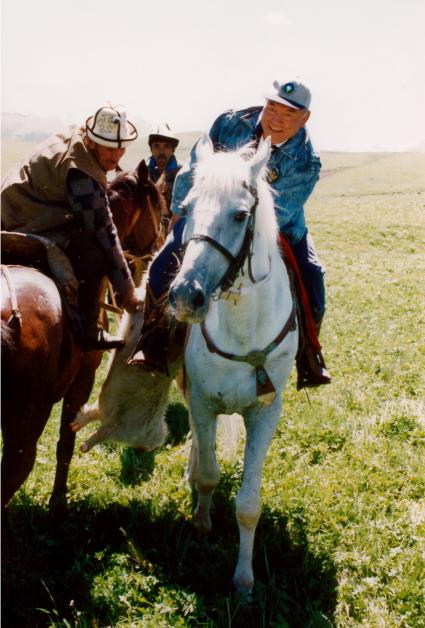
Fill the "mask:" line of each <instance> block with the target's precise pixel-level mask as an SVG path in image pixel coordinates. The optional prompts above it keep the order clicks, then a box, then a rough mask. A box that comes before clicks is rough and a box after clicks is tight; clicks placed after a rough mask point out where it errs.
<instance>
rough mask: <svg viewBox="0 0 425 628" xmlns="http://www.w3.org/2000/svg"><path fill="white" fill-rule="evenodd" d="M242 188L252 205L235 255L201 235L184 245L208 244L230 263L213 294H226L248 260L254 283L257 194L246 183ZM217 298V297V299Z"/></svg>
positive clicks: (249, 271)
mask: <svg viewBox="0 0 425 628" xmlns="http://www.w3.org/2000/svg"><path fill="white" fill-rule="evenodd" d="M242 185H243V187H244V188H246V189H247V190H248V191H249V192H250V193H251V194H252V196H253V197H254V203H253V205H252V207H251V209H250V212H249V217H248V222H247V226H246V230H245V236H244V239H243V242H242V245H241V248H240V249H239V252H238V253H237V255H236V256H235V255H233V253H231V252H230V251H229V250H228V249H226V247H224V246H223V245H222V244H220V242H218V241H217V240H214V238H211V237H210V236H208V235H204V234H203V233H194V234H193V235H192V236H191V237H190V238H189V239H188V240H187V242H186V243H185V245H184V249H185V248H186V247H187V245H188V244H189V242H190V241H191V240H201V241H203V242H208V244H211V246H212V247H214V248H215V249H216V250H217V251H220V253H221V254H222V255H223V256H224V257H225V258H226V259H227V260H228V261H229V262H230V265H229V267H228V269H227V270H226V272H225V273H224V275H223V277H222V278H221V279H220V281H219V282H218V284H217V287H216V288H215V290H214V292H215V293H217V291H219V292H226V291H227V290H228V289H229V288H230V287H231V286H232V285H233V283H234V281H235V279H236V277H237V276H238V274H239V273H240V271H241V270H242V267H243V265H244V264H245V260H246V259H247V258H248V275H249V278H250V279H251V281H252V283H255V279H254V276H253V274H252V243H253V240H254V230H255V218H256V211H257V207H258V194H257V190H256V188H254V187H253V186H251V185H247V184H246V183H243V184H242ZM217 298H218V297H217Z"/></svg>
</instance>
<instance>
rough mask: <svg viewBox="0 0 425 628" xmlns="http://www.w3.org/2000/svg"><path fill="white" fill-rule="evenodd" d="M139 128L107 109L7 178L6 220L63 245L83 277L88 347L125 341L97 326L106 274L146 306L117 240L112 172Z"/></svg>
mask: <svg viewBox="0 0 425 628" xmlns="http://www.w3.org/2000/svg"><path fill="white" fill-rule="evenodd" d="M136 138H137V130H136V128H135V127H134V125H133V124H131V122H128V121H127V114H126V112H125V111H124V110H123V109H122V108H119V107H113V106H110V105H108V106H106V107H101V108H100V109H98V110H97V111H96V113H95V114H94V115H93V116H91V117H90V118H88V119H87V121H86V124H85V128H80V127H79V126H72V127H70V128H69V129H68V130H66V131H64V132H63V133H57V134H56V135H54V136H52V137H51V138H49V139H48V140H46V142H45V143H44V144H42V145H41V146H39V147H37V149H36V150H35V152H34V153H33V154H32V155H30V156H29V157H28V158H27V159H26V160H25V161H24V163H22V164H20V165H19V166H17V167H16V168H15V169H14V170H13V171H12V172H11V173H10V174H9V175H8V176H7V177H6V179H5V180H4V182H3V183H2V191H1V201H2V224H3V225H4V228H5V229H6V230H7V231H14V232H19V233H24V234H37V235H41V236H44V237H45V238H48V239H49V240H52V241H53V242H55V243H56V244H57V245H58V246H59V247H60V248H62V249H63V250H64V251H65V253H66V255H67V256H68V257H69V259H70V260H71V263H72V266H73V269H74V272H75V275H76V277H77V279H78V281H79V288H78V302H79V313H80V315H81V327H82V347H83V349H84V350H86V351H90V350H93V349H112V348H114V347H118V346H121V345H123V344H124V340H122V339H121V338H117V337H114V336H110V335H109V334H107V333H106V331H105V330H104V329H102V328H101V327H100V326H98V322H97V321H98V314H99V296H100V291H101V281H102V278H103V277H104V276H105V275H107V276H108V278H109V279H110V281H111V284H112V286H113V288H114V291H115V294H116V298H117V301H118V303H119V304H120V305H122V306H123V307H124V309H126V310H127V311H128V312H135V311H137V309H138V308H139V307H140V306H141V304H140V302H139V301H138V298H137V295H136V293H135V288H134V283H133V280H132V278H131V273H130V271H129V268H128V266H127V262H126V260H125V257H124V253H123V251H122V248H121V244H120V242H119V239H118V235H117V230H116V228H115V225H114V222H113V218H112V214H111V211H110V208H109V202H108V196H107V193H106V188H107V178H106V173H107V172H108V171H111V170H115V169H118V162H119V161H120V159H121V158H122V156H123V155H124V153H125V149H126V147H127V146H128V145H129V144H130V143H131V142H132V141H134V140H135V139H136Z"/></svg>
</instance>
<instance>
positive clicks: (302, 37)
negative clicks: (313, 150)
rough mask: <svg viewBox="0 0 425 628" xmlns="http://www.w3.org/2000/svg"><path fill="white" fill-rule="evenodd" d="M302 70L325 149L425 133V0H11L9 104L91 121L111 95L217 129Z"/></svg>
mask: <svg viewBox="0 0 425 628" xmlns="http://www.w3.org/2000/svg"><path fill="white" fill-rule="evenodd" d="M294 77H299V78H300V79H301V80H303V81H304V82H305V83H306V84H307V85H309V87H310V89H311V90H312V94H313V99H312V116H311V122H310V123H309V129H310V132H311V135H312V138H313V140H314V143H315V145H316V146H317V148H318V149H321V150H406V149H411V148H414V147H415V146H418V145H420V144H423V143H424V140H425V124H424V122H423V116H424V112H425V79H424V77H425V1H424V0H350V1H348V0H260V1H258V2H254V1H253V0H149V2H148V1H146V0H3V2H2V110H3V111H7V112H19V113H24V114H36V115H42V116H51V115H57V116H60V117H64V116H66V117H67V119H69V120H70V121H73V122H80V121H81V120H83V119H85V118H86V117H88V116H89V115H91V114H93V113H94V111H95V110H96V109H97V108H99V107H100V106H102V105H103V104H104V103H105V102H106V101H111V102H112V103H113V104H124V105H125V106H126V107H127V110H128V113H129V119H130V120H131V117H132V116H133V117H142V118H144V119H145V120H147V121H149V122H151V123H152V124H155V123H158V122H162V121H168V122H169V123H170V124H171V125H172V126H173V127H174V129H175V130H176V131H179V130H180V131H182V130H207V129H208V128H209V126H210V124H211V123H212V121H213V120H214V119H215V118H216V116H217V115H219V114H220V113H222V112H223V111H225V110H226V109H229V108H242V107H245V106H251V105H255V104H262V103H263V102H264V100H263V97H262V96H263V94H264V93H266V92H267V91H268V90H269V89H270V88H271V85H272V83H273V81H274V80H275V79H282V80H290V79H293V78H294Z"/></svg>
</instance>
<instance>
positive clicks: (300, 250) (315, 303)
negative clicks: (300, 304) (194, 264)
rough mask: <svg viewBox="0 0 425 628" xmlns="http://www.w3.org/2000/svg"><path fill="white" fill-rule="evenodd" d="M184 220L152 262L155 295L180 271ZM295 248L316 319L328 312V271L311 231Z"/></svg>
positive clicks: (176, 227) (177, 223)
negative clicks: (326, 276) (325, 278)
mask: <svg viewBox="0 0 425 628" xmlns="http://www.w3.org/2000/svg"><path fill="white" fill-rule="evenodd" d="M185 224H186V218H184V217H182V218H180V220H179V221H178V222H176V224H175V225H174V228H173V230H172V231H171V232H170V233H169V235H168V237H167V239H166V241H165V244H164V246H163V247H162V249H161V251H160V252H159V254H158V256H157V257H156V258H155V259H154V261H153V262H152V264H151V266H150V270H149V283H150V287H151V289H152V291H153V293H154V295H155V297H156V298H159V297H160V296H161V294H163V293H164V292H165V291H166V290H168V288H169V286H170V283H171V282H172V280H173V278H174V277H175V276H176V274H177V269H178V266H179V263H180V255H181V254H180V249H181V246H182V236H183V229H184V226H185ZM292 249H293V251H294V255H295V257H296V260H297V262H298V265H299V267H300V272H301V276H302V278H303V281H304V285H305V289H306V291H307V294H308V297H309V300H310V307H311V310H312V314H313V318H314V320H315V321H320V320H321V319H322V318H323V315H324V313H325V283H324V279H323V277H324V274H325V273H324V270H323V268H322V265H321V263H320V260H319V258H318V256H317V253H316V249H315V246H314V242H313V238H312V237H311V235H310V234H309V233H306V234H305V236H304V237H303V238H302V239H301V240H300V241H299V242H297V243H296V244H295V245H294V246H293V247H292Z"/></svg>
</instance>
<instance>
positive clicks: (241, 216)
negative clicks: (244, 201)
mask: <svg viewBox="0 0 425 628" xmlns="http://www.w3.org/2000/svg"><path fill="white" fill-rule="evenodd" d="M247 216H248V212H247V211H245V210H241V211H238V212H236V213H235V215H234V219H235V220H236V222H243V221H244V220H245V218H246V217H247Z"/></svg>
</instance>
